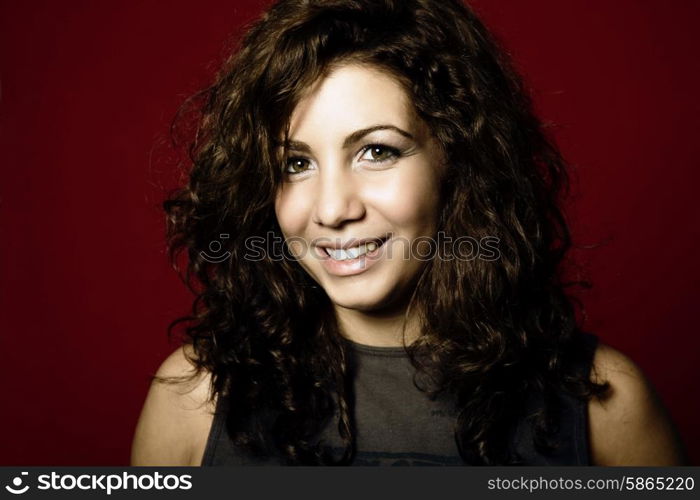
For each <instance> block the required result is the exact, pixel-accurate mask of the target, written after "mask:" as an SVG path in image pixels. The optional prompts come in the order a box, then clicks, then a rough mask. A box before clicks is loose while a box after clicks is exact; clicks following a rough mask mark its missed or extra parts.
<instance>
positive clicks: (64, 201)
mask: <svg viewBox="0 0 700 500" xmlns="http://www.w3.org/2000/svg"><path fill="white" fill-rule="evenodd" d="M473 4H474V6H475V8H476V9H477V11H478V12H480V13H481V14H482V16H483V18H484V20H485V21H486V23H487V24H488V25H489V26H491V27H492V28H493V29H494V31H495V32H496V33H497V34H498V36H499V37H500V38H501V40H502V41H503V42H504V44H505V46H506V47H507V48H508V49H509V51H511V52H512V54H513V57H514V58H515V61H516V63H517V65H518V67H519V68H520V70H521V71H522V73H523V74H524V75H525V78H526V81H527V83H528V85H529V86H530V87H531V88H532V89H533V93H534V97H535V101H536V105H537V108H538V110H539V112H540V114H541V116H542V117H543V118H544V119H545V120H547V121H551V122H553V123H554V124H556V128H555V136H556V138H557V139H558V141H559V143H560V145H561V147H562V150H563V152H564V154H565V156H566V157H567V158H568V160H569V161H570V162H571V163H572V164H573V165H574V166H575V167H576V172H577V174H576V181H577V182H576V184H575V188H576V189H575V197H574V202H573V204H572V207H571V210H570V213H571V221H572V225H573V230H574V235H575V237H576V241H577V242H578V243H579V244H580V245H591V244H596V243H601V242H602V243H604V244H603V245H601V246H599V247H597V248H595V249H590V250H581V251H578V252H577V256H578V258H579V260H580V261H581V262H582V263H583V264H584V265H585V266H586V269H587V270H588V272H589V277H590V279H591V280H592V281H593V283H594V285H595V288H594V289H593V290H592V291H590V292H587V293H586V294H585V295H583V299H584V301H585V304H586V307H587V310H588V318H589V319H588V322H587V324H586V326H587V327H588V329H589V330H592V331H594V332H596V333H598V335H600V337H601V338H602V339H603V341H604V342H607V343H609V344H611V345H613V346H615V347H617V348H619V349H621V350H623V351H624V352H625V353H627V354H628V355H630V356H631V357H632V358H633V359H634V360H635V361H636V362H637V363H638V364H639V365H640V366H641V367H642V368H643V369H644V370H645V372H646V373H647V374H648V376H649V377H650V379H651V380H652V381H653V383H654V384H655V386H656V387H657V389H658V391H659V392H660V394H661V396H662V398H663V399H664V401H665V403H666V404H667V406H668V408H669V410H670V411H671V413H672V415H673V418H674V419H675V421H676V422H677V424H678V426H679V428H680V430H681V432H682V435H683V437H684V440H685V442H686V444H687V447H688V448H689V451H690V454H691V457H692V458H693V462H694V463H695V464H697V463H699V461H700V426H698V425H697V422H698V421H700V398H698V395H697V383H698V381H699V380H698V379H699V377H698V375H699V371H700V369H699V368H698V366H699V365H700V362H699V361H700V359H698V352H699V347H700V341H699V340H698V335H697V334H698V333H699V332H698V328H697V326H696V325H697V321H696V314H697V311H696V308H697V307H698V306H697V301H698V298H699V297H698V293H697V289H696V285H697V283H698V282H700V272H699V271H698V266H697V250H696V245H697V244H698V240H699V238H698V223H697V218H698V209H697V207H696V202H695V199H694V198H695V195H696V194H697V184H698V182H699V181H700V173H699V171H698V167H699V166H700V165H698V161H697V158H698V157H699V156H700V151H699V146H698V144H699V143H700V142H699V141H698V138H697V134H698V131H699V127H698V113H699V111H700V109H699V106H698V104H699V99H698V97H697V89H698V88H700V71H699V70H698V66H697V59H696V57H697V49H698V44H697V42H696V29H697V27H696V20H697V19H698V18H699V16H700V7H699V6H700V4H698V3H697V2H694V1H693V0H687V1H683V0H674V1H672V2H660V1H658V0H656V1H650V0H646V1H643V0H617V1H615V2H610V1H607V0H596V1H589V0H585V1H584V0H567V1H566V2H561V1H559V0H531V1H528V2H522V1H515V0H498V1H496V0H478V1H477V0H474V2H473ZM196 5H197V7H196V8H195V3H193V2H184V1H172V2H158V1H155V0H151V1H145V2H121V1H115V0H111V1H105V2H92V1H78V0H70V1H62V2H56V1H52V2H49V1H33V2H15V1H10V0H3V1H2V2H1V3H0V72H1V74H0V76H1V77H2V100H1V101H0V166H1V167H2V177H1V180H0V238H1V241H0V280H1V281H0V333H1V336H0V342H1V345H0V352H2V361H1V362H0V380H2V395H3V404H2V406H3V411H2V412H1V414H0V428H1V429H2V430H3V436H2V441H1V444H0V450H1V451H0V464H1V465H125V464H127V463H128V459H129V449H130V445H131V438H132V435H133V431H134V426H135V423H136V419H137V417H138V414H139V411H140V408H141V405H142V403H143V399H144V396H145V394H146V390H147V387H148V375H149V374H150V373H152V372H153V371H154V370H155V369H156V367H157V366H158V364H159V363H160V361H161V360H162V359H163V358H164V357H165V356H166V355H167V354H168V353H169V352H170V351H171V350H172V349H173V346H172V345H169V344H168V342H167V338H166V335H165V328H166V326H167V324H168V322H169V321H170V320H171V319H173V318H175V317H176V316H178V315H180V314H182V313H184V312H186V310H187V308H188V307H189V297H188V295H187V293H186V292H185V291H184V288H183V287H182V285H181V283H180V281H179V279H178V278H177V277H176V275H175V274H174V272H173V271H171V270H170V268H169V266H168V263H167V259H166V256H165V254H164V245H163V236H162V235H163V218H162V215H161V213H160V211H159V203H160V201H161V199H162V196H163V195H162V192H163V189H162V188H163V186H166V187H169V186H170V185H171V184H172V179H173V178H174V175H173V174H172V171H173V163H174V154H173V153H172V152H171V151H170V150H169V148H168V145H167V129H168V125H169V123H170V120H171V118H172V117H173V116H174V114H175V112H176V110H177V108H178V105H179V104H180V103H181V102H182V100H183V99H184V98H185V97H186V96H188V95H190V94H192V93H193V92H194V91H196V90H197V89H199V88H200V87H202V86H203V85H204V84H206V82H207V81H208V78H209V77H210V75H211V74H212V71H213V69H214V68H216V66H217V63H218V62H219V61H220V60H221V58H222V57H223V55H224V53H225V46H226V44H227V41H228V40H229V38H230V36H231V33H233V32H234V31H235V30H236V29H237V28H238V27H239V26H241V25H242V23H243V22H245V21H247V20H249V19H251V18H252V17H254V16H255V15H257V13H258V12H259V11H260V10H261V2H258V1H241V0H237V1H235V2H231V1H230V0H226V1H224V0H206V1H200V2H197V3H196Z"/></svg>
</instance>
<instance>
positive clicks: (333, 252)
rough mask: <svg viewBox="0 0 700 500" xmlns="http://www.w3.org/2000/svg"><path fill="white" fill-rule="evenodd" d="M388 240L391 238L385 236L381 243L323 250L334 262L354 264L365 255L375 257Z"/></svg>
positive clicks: (371, 242) (370, 242)
mask: <svg viewBox="0 0 700 500" xmlns="http://www.w3.org/2000/svg"><path fill="white" fill-rule="evenodd" d="M388 239H389V237H388V236H385V237H383V238H382V239H380V240H379V241H369V242H365V243H362V244H360V245H357V246H354V247H350V248H347V249H340V248H338V249H334V248H328V247H321V248H322V249H323V252H324V253H325V254H326V255H327V256H328V257H329V258H331V259H332V260H334V261H337V262H345V261H349V262H352V261H354V260H360V259H361V258H362V257H363V256H364V255H367V254H370V255H374V254H375V253H376V252H377V250H379V248H381V247H382V245H384V243H385V242H386V241H387V240H388Z"/></svg>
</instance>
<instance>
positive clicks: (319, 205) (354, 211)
mask: <svg viewBox="0 0 700 500" xmlns="http://www.w3.org/2000/svg"><path fill="white" fill-rule="evenodd" d="M358 188H359V186H358V185H357V179H354V178H353V175H352V172H350V171H349V169H348V167H347V166H342V167H332V168H326V169H325V170H324V169H323V168H322V170H321V174H320V176H319V179H318V183H317V192H316V203H315V206H314V218H313V219H314V222H316V223H317V224H319V225H322V226H327V227H338V226H340V225H342V224H343V223H344V222H347V221H351V220H357V219H360V218H362V217H363V216H364V214H365V206H364V203H363V202H362V197H361V194H360V192H359V189H358Z"/></svg>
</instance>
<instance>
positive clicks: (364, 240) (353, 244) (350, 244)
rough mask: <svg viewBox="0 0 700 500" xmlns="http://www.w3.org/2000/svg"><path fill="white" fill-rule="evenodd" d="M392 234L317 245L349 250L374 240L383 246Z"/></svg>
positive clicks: (318, 245) (324, 247)
mask: <svg viewBox="0 0 700 500" xmlns="http://www.w3.org/2000/svg"><path fill="white" fill-rule="evenodd" d="M390 236H391V235H390V234H388V235H385V236H382V237H381V238H362V239H359V240H350V241H348V242H347V243H344V244H343V245H332V244H330V243H329V244H324V243H320V244H316V246H317V247H319V248H323V249H326V248H330V249H332V250H341V249H342V250H347V249H348V248H354V247H359V246H361V245H364V244H365V243H372V242H374V243H377V245H380V246H381V245H383V244H384V242H385V241H386V240H388V239H389V237H390Z"/></svg>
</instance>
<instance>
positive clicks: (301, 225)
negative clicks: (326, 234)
mask: <svg viewBox="0 0 700 500" xmlns="http://www.w3.org/2000/svg"><path fill="white" fill-rule="evenodd" d="M301 191H302V190H300V189H294V188H291V189H290V188H287V189H285V190H284V191H283V192H282V193H281V194H279V195H278V196H277V199H276V200H275V214H276V216H277V223H278V224H279V226H280V229H281V230H282V233H283V235H284V237H285V238H286V239H291V241H290V242H289V243H290V251H291V252H292V254H293V255H300V254H301V253H302V252H303V251H304V248H303V247H304V245H303V243H302V241H300V240H304V238H305V230H306V227H308V220H309V218H310V217H311V214H310V212H309V206H308V205H309V201H308V200H309V197H308V196H304V194H303V192H301Z"/></svg>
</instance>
